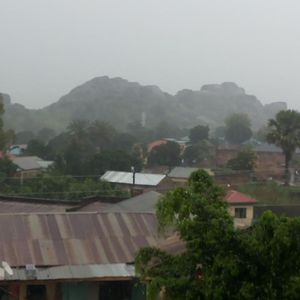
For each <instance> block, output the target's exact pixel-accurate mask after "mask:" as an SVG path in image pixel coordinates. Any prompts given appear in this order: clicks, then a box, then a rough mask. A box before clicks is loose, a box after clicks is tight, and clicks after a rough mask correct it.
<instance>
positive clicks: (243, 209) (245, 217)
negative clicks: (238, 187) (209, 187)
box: [225, 190, 257, 228]
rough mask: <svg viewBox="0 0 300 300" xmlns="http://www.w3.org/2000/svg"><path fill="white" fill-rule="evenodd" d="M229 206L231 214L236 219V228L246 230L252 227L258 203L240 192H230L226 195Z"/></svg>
mask: <svg viewBox="0 0 300 300" xmlns="http://www.w3.org/2000/svg"><path fill="white" fill-rule="evenodd" d="M225 201H226V202H227V203H228V205H229V213H230V215H231V216H232V217H233V218H234V223H235V227H237V228H245V227H249V226H251V224H252V222H253V218H254V208H253V207H254V204H256V203H257V201H256V200H255V199H254V198H251V197H249V196H247V195H245V194H242V193H240V192H237V191H234V190H230V191H228V192H227V193H226V195H225Z"/></svg>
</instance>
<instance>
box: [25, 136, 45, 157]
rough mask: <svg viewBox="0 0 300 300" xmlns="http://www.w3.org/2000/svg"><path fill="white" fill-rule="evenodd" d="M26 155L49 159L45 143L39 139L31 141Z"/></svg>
mask: <svg viewBox="0 0 300 300" xmlns="http://www.w3.org/2000/svg"><path fill="white" fill-rule="evenodd" d="M25 154H26V155H35V156H38V157H40V158H43V159H45V158H47V148H46V146H45V144H44V142H42V141H40V140H38V139H34V140H31V141H30V142H29V143H28V144H27V149H26V151H25Z"/></svg>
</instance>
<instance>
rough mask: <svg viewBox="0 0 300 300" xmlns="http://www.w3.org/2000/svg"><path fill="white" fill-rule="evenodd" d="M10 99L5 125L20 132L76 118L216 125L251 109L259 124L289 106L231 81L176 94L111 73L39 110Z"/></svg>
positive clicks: (122, 124) (119, 124)
mask: <svg viewBox="0 0 300 300" xmlns="http://www.w3.org/2000/svg"><path fill="white" fill-rule="evenodd" d="M4 100H5V101H4V102H5V109H6V114H5V125H6V127H9V128H13V129H15V130H16V131H22V130H31V131H37V130H39V129H41V128H44V127H48V128H51V129H55V130H56V131H57V132H59V131H62V130H64V129H65V128H66V126H67V125H68V123H69V122H70V121H71V120H73V119H86V120H104V121H107V122H109V123H111V124H112V125H113V126H115V127H116V128H118V129H122V130H124V129H126V128H127V125H128V124H129V123H133V122H136V121H141V120H142V119H143V121H144V122H145V125H146V126H147V127H153V126H155V125H157V124H158V123H159V122H161V121H165V122H168V123H170V124H173V125H176V126H177V127H191V126H193V125H196V124H199V123H207V124H209V125H211V126H213V127H216V126H219V125H222V124H223V122H224V119H225V118H226V117H227V116H228V115H230V114H232V113H234V112H238V113H239V112H243V113H247V114H248V115H249V116H250V118H251V120H252V124H253V126H254V127H255V128H259V127H261V126H263V125H264V124H265V123H266V121H267V120H268V119H269V118H271V117H273V116H274V115H275V114H276V113H277V112H278V111H279V110H282V109H286V108H287V106H286V104H285V103H283V102H277V103H272V104H268V105H263V104H262V103H261V102H260V101H259V100H258V99H257V98H256V97H255V96H252V95H248V94H246V93H245V91H244V89H242V88H240V87H238V86H237V85H236V84H235V83H230V82H226V83H222V84H212V85H205V86H203V87H202V88H201V89H200V90H199V91H192V90H182V91H179V92H178V93H177V94H176V95H175V96H173V95H170V94H168V93H165V92H163V91H162V90H161V89H160V88H158V87H156V86H142V85H140V84H138V83H135V82H129V81H127V80H124V79H121V78H112V79H111V78H108V77H106V76H104V77H97V78H94V79H92V80H90V81H88V82H86V83H84V84H82V85H80V86H78V87H76V88H74V89H73V90H71V91H70V93H68V94H67V95H65V96H63V97H61V98H60V99H59V101H57V102H56V103H53V104H51V105H49V106H47V107H45V108H43V109H39V110H30V109H27V108H25V107H24V106H22V105H20V104H13V103H12V102H11V101H10V98H9V96H8V95H4Z"/></svg>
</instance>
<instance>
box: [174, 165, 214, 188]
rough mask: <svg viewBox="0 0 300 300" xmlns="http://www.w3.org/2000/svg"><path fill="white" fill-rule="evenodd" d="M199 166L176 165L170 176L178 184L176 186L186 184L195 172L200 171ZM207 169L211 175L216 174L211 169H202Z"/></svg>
mask: <svg viewBox="0 0 300 300" xmlns="http://www.w3.org/2000/svg"><path fill="white" fill-rule="evenodd" d="M198 170H199V168H191V167H175V168H173V169H172V170H171V172H170V173H169V174H168V177H169V178H171V180H172V181H173V182H174V183H175V184H176V186H182V185H185V184H186V183H187V182H188V180H189V178H190V176H191V175H192V173H193V172H195V171H198ZM202 170H204V171H206V172H207V173H208V174H209V175H210V176H214V173H213V172H212V171H211V170H210V169H202Z"/></svg>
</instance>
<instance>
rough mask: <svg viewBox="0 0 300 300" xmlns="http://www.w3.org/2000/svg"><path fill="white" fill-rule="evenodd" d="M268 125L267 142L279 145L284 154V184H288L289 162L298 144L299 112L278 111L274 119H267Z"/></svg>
mask: <svg viewBox="0 0 300 300" xmlns="http://www.w3.org/2000/svg"><path fill="white" fill-rule="evenodd" d="M268 127H269V129H270V132H269V133H268V134H267V140H268V142H270V143H273V144H275V145H277V146H279V147H281V149H282V151H283V154H284V156H285V185H289V180H290V176H289V166H290V162H291V159H292V157H293V155H294V153H295V151H296V149H297V147H299V146H300V113H298V112H297V111H295V110H284V111H280V112H279V113H277V115H276V117H275V119H271V120H269V124H268Z"/></svg>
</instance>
